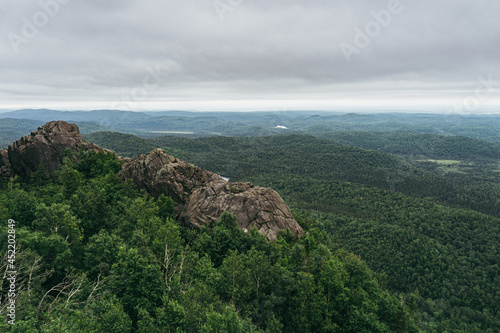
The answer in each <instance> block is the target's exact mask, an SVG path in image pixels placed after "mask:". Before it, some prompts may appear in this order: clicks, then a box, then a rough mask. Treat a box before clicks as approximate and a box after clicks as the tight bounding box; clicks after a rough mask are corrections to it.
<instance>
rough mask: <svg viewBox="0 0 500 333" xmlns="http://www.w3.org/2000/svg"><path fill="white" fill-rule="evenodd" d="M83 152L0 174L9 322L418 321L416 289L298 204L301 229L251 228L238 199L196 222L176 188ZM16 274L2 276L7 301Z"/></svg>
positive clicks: (378, 325)
mask: <svg viewBox="0 0 500 333" xmlns="http://www.w3.org/2000/svg"><path fill="white" fill-rule="evenodd" d="M82 154H83V155H82V156H81V157H80V159H79V162H71V161H72V159H70V158H68V159H67V160H66V162H65V165H64V166H63V168H62V169H61V170H60V171H58V172H57V174H55V175H54V176H53V177H52V178H50V179H47V178H46V177H43V175H41V174H38V175H34V176H33V179H32V180H31V181H30V182H29V183H25V182H22V181H20V180H19V179H18V178H16V179H14V180H13V181H10V182H5V181H4V182H3V183H1V184H0V186H1V193H0V219H1V220H3V221H7V219H13V220H14V221H15V231H16V241H17V256H16V259H15V265H16V267H17V271H18V277H17V288H18V289H17V297H16V304H17V308H16V322H15V325H14V326H11V325H9V324H8V323H6V322H4V321H2V322H1V323H0V325H1V327H2V328H3V329H4V330H7V329H8V330H9V331H10V332H23V333H25V332H95V331H101V332H120V333H122V332H145V333H146V332H147V333H151V332H214V333H215V332H228V333H229V332H417V331H418V327H417V324H418V315H417V312H416V311H417V308H416V305H417V304H416V300H415V298H414V297H413V298H412V297H406V296H397V295H396V294H391V293H390V292H388V291H387V290H386V288H385V287H384V280H383V278H382V277H381V275H379V274H376V273H374V272H372V271H371V270H370V269H369V268H368V266H367V265H366V263H364V262H363V261H362V260H361V259H360V258H359V257H358V256H356V255H354V254H352V253H350V252H348V251H346V250H345V249H343V248H342V247H341V246H339V244H338V242H337V241H336V240H335V238H334V237H333V236H331V235H329V234H328V232H326V231H325V230H321V229H320V228H318V227H317V226H315V225H313V224H311V223H310V222H309V221H308V220H305V219H302V218H300V217H298V220H299V222H301V223H302V225H303V227H304V228H305V230H306V231H307V233H308V234H307V235H306V236H305V237H301V238H300V239H295V238H294V237H291V236H290V234H287V233H283V234H282V235H281V236H280V238H279V239H278V241H276V242H267V241H266V240H265V238H264V236H262V235H260V234H259V233H258V232H257V231H256V230H250V232H249V233H245V232H243V231H242V230H240V229H239V228H238V227H237V225H236V221H235V218H234V216H232V215H231V214H230V213H226V214H224V215H223V216H221V218H220V220H219V221H217V222H216V223H215V224H213V225H210V226H207V227H204V228H202V229H201V230H194V229H189V228H186V227H185V226H182V225H179V224H178V223H177V222H176V221H175V219H174V215H173V214H174V204H173V201H172V200H171V199H170V198H167V197H165V196H161V197H160V198H159V199H158V200H156V201H155V200H154V199H153V198H151V197H149V196H148V195H146V194H145V193H143V192H138V191H136V190H135V189H134V188H133V187H132V186H131V184H130V183H124V184H123V183H122V182H121V181H120V179H119V178H118V177H117V176H116V173H117V172H118V170H119V169H120V168H121V162H119V160H118V159H117V158H116V156H115V155H112V154H107V153H104V152H100V153H92V152H91V153H86V154H85V153H82ZM0 246H2V248H7V233H2V237H1V239H0ZM5 256H6V255H5ZM2 264H3V265H6V264H7V258H6V257H4V258H3V260H2ZM3 269H5V266H4V267H3ZM7 284H8V281H7V279H6V278H5V276H3V283H2V296H3V298H2V304H1V306H2V309H5V307H6V297H5V290H7V289H8V287H7Z"/></svg>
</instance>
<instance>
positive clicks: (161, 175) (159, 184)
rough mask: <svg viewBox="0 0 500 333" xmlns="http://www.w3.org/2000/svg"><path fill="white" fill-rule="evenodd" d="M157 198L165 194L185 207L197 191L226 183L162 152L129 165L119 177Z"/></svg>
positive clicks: (140, 158) (136, 160)
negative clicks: (213, 184) (216, 183)
mask: <svg viewBox="0 0 500 333" xmlns="http://www.w3.org/2000/svg"><path fill="white" fill-rule="evenodd" d="M118 176H119V177H120V178H122V179H123V180H125V179H132V181H133V183H134V185H135V186H136V187H138V188H142V189H145V190H146V192H148V193H149V194H150V195H152V196H154V197H155V198H158V197H159V196H160V195H161V194H165V195H166V196H169V197H171V198H172V200H174V201H175V202H176V203H178V204H181V205H183V204H184V203H185V202H186V199H187V198H188V197H189V195H191V193H192V192H193V191H194V189H196V188H199V187H202V186H204V185H205V184H208V183H211V182H221V181H222V182H224V180H223V179H222V178H221V177H219V176H218V175H216V174H214V173H212V172H209V171H206V170H203V169H201V168H198V167H196V166H194V165H192V164H189V163H187V162H184V161H181V160H178V159H176V158H175V157H173V156H171V155H168V154H166V153H165V152H164V151H163V150H162V149H155V150H153V151H152V152H150V153H148V154H146V155H141V156H139V157H137V158H136V159H134V160H132V161H129V162H126V163H125V164H124V165H123V168H122V171H121V172H120V173H119V175H118Z"/></svg>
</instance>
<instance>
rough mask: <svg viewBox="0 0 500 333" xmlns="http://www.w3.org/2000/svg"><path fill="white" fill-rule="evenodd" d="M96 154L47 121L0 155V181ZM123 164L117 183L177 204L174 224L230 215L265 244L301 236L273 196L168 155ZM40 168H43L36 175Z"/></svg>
mask: <svg viewBox="0 0 500 333" xmlns="http://www.w3.org/2000/svg"><path fill="white" fill-rule="evenodd" d="M100 149H102V148H100V147H99V146H97V145H95V144H92V143H88V142H85V141H84V140H83V138H82V136H81V134H80V132H79V130H78V127H77V126H76V125H75V124H69V123H67V122H64V121H52V122H50V123H47V124H45V125H43V126H41V127H39V128H38V130H36V131H35V132H32V133H31V134H30V135H27V136H24V137H22V138H21V139H19V140H17V141H15V142H14V143H13V144H12V145H10V146H9V148H8V149H4V150H2V151H0V177H2V176H3V177H5V178H10V177H11V176H13V175H15V174H17V175H19V176H21V177H22V178H23V179H24V180H29V179H30V178H31V176H32V174H33V173H34V172H36V171H43V172H44V173H45V175H46V176H50V175H51V174H52V173H53V172H54V171H56V170H57V169H59V168H60V167H61V166H62V164H63V161H64V158H65V157H66V151H68V150H69V151H70V152H73V153H78V152H79V151H80V150H84V151H88V150H95V151H98V150H100ZM122 161H124V164H123V167H122V171H121V172H120V173H119V177H120V178H121V179H122V180H124V181H125V180H127V179H131V180H132V182H133V183H134V184H135V186H136V187H137V188H141V189H144V190H146V191H147V192H148V193H149V194H150V195H152V196H154V197H156V198H158V197H159V196H160V195H161V194H165V195H166V196H169V197H171V198H172V199H173V200H174V201H175V202H176V203H177V204H178V217H179V220H180V221H181V222H183V223H185V224H187V225H189V226H193V227H198V228H199V227H201V226H203V225H205V224H209V223H211V222H213V221H216V220H218V219H219V218H220V216H221V215H222V213H223V212H225V211H230V212H232V213H233V214H234V215H235V216H236V217H237V219H238V225H239V227H240V228H241V229H246V230H250V229H251V228H253V227H256V228H257V229H258V230H259V231H260V232H261V233H262V234H264V235H265V236H266V238H267V239H268V240H270V241H274V240H276V237H277V236H278V234H279V232H280V231H281V230H285V229H289V230H290V231H291V232H292V233H293V234H294V235H296V236H300V235H302V234H303V230H302V228H301V227H300V226H299V224H298V223H297V221H295V219H294V218H293V216H292V213H291V211H290V209H289V208H288V206H287V205H286V204H285V203H284V202H283V199H281V197H280V196H279V195H278V193H276V192H275V191H274V190H272V189H269V188H261V187H255V186H253V184H250V183H229V182H228V181H226V180H224V179H223V178H222V177H220V176H218V175H217V174H215V173H213V172H210V171H207V170H204V169H201V168H199V167H197V166H194V165H192V164H190V163H187V162H184V161H181V160H178V159H177V158H175V157H173V156H171V155H168V154H167V153H165V151H163V150H162V149H155V150H153V151H152V152H150V153H148V154H145V155H141V156H139V157H138V158H136V159H134V160H131V159H122ZM40 166H43V168H42V169H40Z"/></svg>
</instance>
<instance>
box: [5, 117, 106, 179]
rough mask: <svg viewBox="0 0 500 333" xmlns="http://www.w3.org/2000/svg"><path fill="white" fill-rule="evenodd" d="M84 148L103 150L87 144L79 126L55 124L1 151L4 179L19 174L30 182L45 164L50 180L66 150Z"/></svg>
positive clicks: (46, 174) (63, 123) (61, 122)
mask: <svg viewBox="0 0 500 333" xmlns="http://www.w3.org/2000/svg"><path fill="white" fill-rule="evenodd" d="M80 149H83V150H95V151H98V150H99V149H101V148H100V147H99V146H97V145H95V144H93V143H89V142H85V141H84V140H83V138H82V135H81V134H80V131H79V130H78V126H76V125H75V124H69V123H67V122H65V121H51V122H49V123H47V124H45V125H43V126H41V127H39V128H38V129H37V130H36V131H35V132H31V134H30V135H27V136H23V137H22V138H21V139H19V140H17V141H15V142H14V143H12V144H11V145H10V146H9V147H8V148H7V149H4V150H2V151H0V176H4V177H5V178H10V177H11V176H13V175H14V174H17V175H19V176H20V177H21V178H23V179H24V180H29V179H30V177H31V175H32V174H33V173H34V172H36V171H38V170H39V168H40V166H41V165H42V166H43V169H42V171H43V172H44V173H45V176H47V177H50V176H51V175H52V173H53V172H54V171H56V170H57V169H59V168H60V167H61V166H62V164H63V161H64V158H65V157H66V155H65V154H66V150H70V151H71V152H73V153H77V152H78V151H79V150H80Z"/></svg>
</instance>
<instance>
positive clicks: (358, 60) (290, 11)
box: [0, 0, 500, 112]
mask: <svg viewBox="0 0 500 333" xmlns="http://www.w3.org/2000/svg"><path fill="white" fill-rule="evenodd" d="M57 1H59V2H57ZM394 1H396V2H397V0H392V2H394ZM214 3H218V4H221V3H222V4H225V7H222V8H225V9H228V10H227V11H225V12H224V15H223V20H221V16H220V14H221V12H220V11H219V12H217V10H216V9H215V7H214ZM231 3H232V4H236V5H234V6H233V5H231ZM390 3H391V1H373V0H371V1H368V0H354V1H331V0H330V1H326V0H316V1H314V0H313V1H308V2H305V1H303V0H301V1H299V0H289V1H286V2H285V1H276V0H274V1H273V0H271V1H270V0H267V1H264V0H253V1H250V0H242V1H241V2H240V3H239V4H238V1H235V0H233V1H229V0H216V1H213V0H191V1H182V2H181V1H161V0H146V1H139V0H112V1H98V0H87V1H77V0H41V1H34V0H26V1H13V0H12V1H9V0H0V36H1V39H0V47H1V48H0V78H1V79H0V99H1V101H2V103H1V105H0V108H17V107H60V108H79V109H85V108H95V109H98V108H113V107H114V106H116V104H117V101H118V102H120V101H121V102H124V99H125V100H127V101H128V102H129V104H128V107H129V108H130V109H138V110H144V109H169V108H187V109H189V108H195V109H249V108H258V109H261V108H263V109H266V108H270V109H272V108H276V107H277V108H280V107H281V108H299V109H306V108H307V109H311V108H318V109H329V110H336V109H346V108H347V109H349V108H352V109H377V110H383V109H412V110H414V109H422V110H427V109H429V110H430V109H433V110H441V111H447V110H449V109H450V108H451V106H452V105H453V104H456V103H461V101H463V100H464V99H466V98H468V97H470V96H471V95H473V96H474V94H475V90H477V89H476V88H477V86H478V85H479V84H480V82H481V79H480V78H488V77H490V78H492V80H493V84H494V85H495V89H494V91H493V90H491V89H490V90H489V94H482V95H481V99H480V103H479V104H478V105H477V107H475V108H469V109H468V110H469V111H474V112H479V111H497V110H498V106H499V105H500V97H499V92H500V81H497V80H500V66H499V62H500V43H499V42H500V22H499V21H498V19H497V16H498V14H497V13H498V12H499V11H500V3H498V2H492V1H484V0H478V1H465V0H458V1H457V0H443V1H438V2H431V1H411V0H400V3H399V5H398V9H399V11H398V13H397V14H392V15H391V17H390V20H389V21H390V22H386V23H387V24H384V25H386V26H385V27H384V26H381V25H380V24H379V26H378V31H377V30H376V28H377V26H376V24H377V23H375V22H376V20H375V18H374V16H373V13H374V12H375V13H381V11H387V10H388V9H389V8H390ZM41 4H45V5H41ZM55 4H57V5H55ZM44 8H45V9H44ZM47 8H48V9H47ZM229 9H230V10H229ZM47 12H48V14H47ZM27 25H28V26H29V25H33V26H34V27H35V31H36V32H33V29H31V30H30V29H29V28H26V26H27ZM369 27H371V28H375V30H371V31H370V30H368V32H366V29H368V28H369ZM23 29H24V30H23ZM357 29H359V30H361V31H363V33H364V34H372V37H370V36H368V42H367V40H366V36H365V38H364V39H365V40H364V42H365V43H364V44H366V45H362V47H359V46H360V44H359V43H358V44H356V39H355V38H356V35H357V34H358V33H357V31H359V30H357ZM27 32H29V34H28V35H27V34H26V33H27ZM13 40H14V41H15V42H13ZM358 42H359V36H358ZM13 44H14V46H15V47H13ZM341 45H350V46H352V47H355V48H356V50H357V51H356V53H353V54H352V55H351V56H350V57H349V60H350V63H349V62H348V61H347V60H346V56H345V54H344V53H343V52H342V49H341V47H340V46H341ZM16 48H17V49H18V50H17V51H18V52H16ZM152 69H154V71H156V72H157V76H161V79H159V80H156V81H154V82H153V81H152V78H151V77H148V75H149V72H150V71H151V70H152ZM157 79H158V78H157ZM144 82H147V83H148V84H147V85H146V88H147V89H145V86H144ZM152 83H155V84H152ZM483 90H484V89H483ZM122 104H123V103H122ZM122 106H123V105H122Z"/></svg>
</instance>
